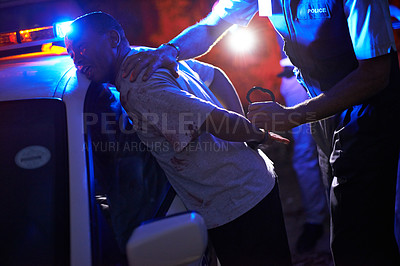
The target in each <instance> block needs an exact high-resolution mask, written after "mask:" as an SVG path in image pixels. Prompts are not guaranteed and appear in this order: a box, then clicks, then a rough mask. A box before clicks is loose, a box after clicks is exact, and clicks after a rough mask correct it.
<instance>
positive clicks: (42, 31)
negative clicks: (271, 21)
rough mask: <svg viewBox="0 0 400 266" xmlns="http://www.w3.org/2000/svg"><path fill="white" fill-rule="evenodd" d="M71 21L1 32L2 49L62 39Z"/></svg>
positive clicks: (0, 49) (0, 44) (0, 47)
mask: <svg viewBox="0 0 400 266" xmlns="http://www.w3.org/2000/svg"><path fill="white" fill-rule="evenodd" d="M71 23H72V21H66V22H60V23H55V24H54V25H53V26H46V27H37V28H32V29H24V30H20V31H14V32H6V33H0V51H4V50H11V49H19V48H25V47H29V46H36V45H42V44H44V43H51V42H57V41H62V40H63V38H64V36H65V34H66V33H68V31H69V26H70V24H71Z"/></svg>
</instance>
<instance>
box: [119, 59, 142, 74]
mask: <svg viewBox="0 0 400 266" xmlns="http://www.w3.org/2000/svg"><path fill="white" fill-rule="evenodd" d="M140 60H141V58H140V57H139V56H138V54H134V55H131V56H128V58H126V60H125V61H124V63H123V64H122V77H123V78H126V77H127V76H128V75H129V73H130V72H131V71H132V70H133V69H134V68H135V66H136V64H137V63H138V62H140Z"/></svg>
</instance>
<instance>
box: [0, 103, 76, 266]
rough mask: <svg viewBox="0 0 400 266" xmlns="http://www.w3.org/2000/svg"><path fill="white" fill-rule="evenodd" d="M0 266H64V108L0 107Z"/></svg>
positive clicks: (38, 105) (66, 198)
mask: <svg viewBox="0 0 400 266" xmlns="http://www.w3.org/2000/svg"><path fill="white" fill-rule="evenodd" d="M0 113H1V119H0V128H1V131H0V147H1V149H0V184H1V186H0V202H1V215H0V224H1V226H0V236H1V247H0V258H1V264H2V265H27V264H29V265H69V253H70V252H69V250H70V244H69V243H70V242H69V241H70V240H69V189H68V188H69V182H68V180H69V173H68V146H67V131H66V130H67V124H66V111H65V105H64V103H63V102H62V101H61V100H58V99H31V100H16V101H1V102H0Z"/></svg>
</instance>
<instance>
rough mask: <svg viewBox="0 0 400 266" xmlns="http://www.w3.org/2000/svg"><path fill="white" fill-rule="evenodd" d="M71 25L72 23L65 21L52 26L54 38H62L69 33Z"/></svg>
mask: <svg viewBox="0 0 400 266" xmlns="http://www.w3.org/2000/svg"><path fill="white" fill-rule="evenodd" d="M71 23H72V21H65V22H59V23H56V24H54V29H55V33H56V36H57V37H58V38H64V37H65V35H66V34H67V33H69V32H70V31H71Z"/></svg>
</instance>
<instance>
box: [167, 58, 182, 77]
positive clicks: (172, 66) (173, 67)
mask: <svg viewBox="0 0 400 266" xmlns="http://www.w3.org/2000/svg"><path fill="white" fill-rule="evenodd" d="M167 68H168V70H169V72H171V74H172V76H174V77H175V78H178V77H179V74H178V62H176V61H174V62H172V63H171V64H169V65H168V66H167Z"/></svg>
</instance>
